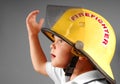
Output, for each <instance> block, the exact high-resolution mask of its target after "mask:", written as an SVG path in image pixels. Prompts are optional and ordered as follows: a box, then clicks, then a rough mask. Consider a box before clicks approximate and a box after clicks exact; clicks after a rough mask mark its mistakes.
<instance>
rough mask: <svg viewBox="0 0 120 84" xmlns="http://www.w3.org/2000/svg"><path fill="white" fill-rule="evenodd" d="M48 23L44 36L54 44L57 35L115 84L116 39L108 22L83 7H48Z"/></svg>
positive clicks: (43, 30) (46, 22)
mask: <svg viewBox="0 0 120 84" xmlns="http://www.w3.org/2000/svg"><path fill="white" fill-rule="evenodd" d="M45 20H46V21H45V28H42V32H43V33H44V34H45V35H46V36H47V37H48V38H49V39H50V40H52V41H54V38H53V35H57V36H58V37H60V38H62V39H63V40H65V41H66V42H67V43H69V44H70V45H72V46H73V47H74V48H75V49H76V50H77V51H78V52H81V53H82V54H84V55H85V56H86V57H88V58H89V59H90V61H91V62H92V63H93V64H94V65H95V66H96V68H97V69H98V70H99V71H100V72H101V73H102V74H103V75H104V76H105V77H106V79H107V80H108V81H109V82H110V83H111V84H114V83H115V80H114V76H113V73H112V70H111V67H110V63H111V60H112V58H113V56H114V52H115V47H116V37H115V33H114V30H113V28H112V26H111V25H110V23H109V22H108V21H107V20H106V19H105V18H103V17H102V16H101V15H99V14H98V13H95V12H93V11H91V10H88V9H84V8H80V7H68V6H55V5H48V6H47V11H46V18H45ZM79 44H80V45H79ZM76 45H77V46H76Z"/></svg>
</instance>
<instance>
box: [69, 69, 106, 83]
mask: <svg viewBox="0 0 120 84" xmlns="http://www.w3.org/2000/svg"><path fill="white" fill-rule="evenodd" d="M103 78H105V77H104V76H103V75H102V74H101V73H100V72H99V71H98V70H93V71H89V72H86V73H83V74H81V75H79V76H77V77H76V78H75V79H73V80H72V81H69V82H68V83H67V84H71V82H75V83H77V84H83V83H86V82H90V81H92V80H97V79H103Z"/></svg>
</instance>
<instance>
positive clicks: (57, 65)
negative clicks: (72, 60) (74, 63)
mask: <svg viewBox="0 0 120 84" xmlns="http://www.w3.org/2000/svg"><path fill="white" fill-rule="evenodd" d="M52 66H53V67H59V68H66V66H65V65H61V64H56V63H53V62H52Z"/></svg>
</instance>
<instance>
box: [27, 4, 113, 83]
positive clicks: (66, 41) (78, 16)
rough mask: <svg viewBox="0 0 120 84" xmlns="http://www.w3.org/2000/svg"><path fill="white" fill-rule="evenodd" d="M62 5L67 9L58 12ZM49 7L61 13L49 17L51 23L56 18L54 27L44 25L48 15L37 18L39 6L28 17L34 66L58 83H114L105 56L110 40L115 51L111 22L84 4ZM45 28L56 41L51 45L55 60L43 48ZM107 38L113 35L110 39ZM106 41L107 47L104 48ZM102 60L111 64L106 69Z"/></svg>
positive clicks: (50, 37)
mask: <svg viewBox="0 0 120 84" xmlns="http://www.w3.org/2000/svg"><path fill="white" fill-rule="evenodd" d="M61 8H63V11H62V13H61V12H60V13H61V15H60V13H58V12H59V11H60V10H59V9H61ZM64 8H65V9H64ZM47 9H48V10H47V11H49V12H50V13H57V14H59V18H58V16H57V20H53V19H50V21H48V23H51V22H52V20H53V22H54V23H55V24H54V25H53V24H52V25H51V29H48V28H42V25H43V23H44V19H40V21H39V22H36V16H37V14H38V13H39V10H34V11H32V12H31V13H30V14H29V15H28V16H27V18H26V25H27V30H28V37H29V44H30V54H31V60H32V63H33V67H34V69H35V70H36V71H37V72H39V73H41V74H43V75H46V76H49V77H50V78H51V79H52V80H53V81H54V82H55V84H110V83H111V84H114V78H112V76H111V72H108V73H107V71H105V70H106V69H107V70H109V65H110V64H107V63H108V62H106V61H107V56H106V55H105V56H106V57H102V56H101V55H103V54H105V53H106V52H107V50H108V51H109V48H110V47H111V45H110V44H109V43H111V44H112V46H113V47H112V51H114V46H115V37H114V32H113V31H112V29H109V28H108V27H110V28H111V26H110V25H109V23H108V22H107V21H106V20H105V19H104V18H103V17H101V16H99V15H98V14H96V13H94V12H92V11H89V10H87V9H83V8H74V7H70V8H69V7H64V6H61V7H60V6H51V5H50V6H48V7H47ZM49 12H48V14H49ZM48 17H50V18H53V17H56V16H55V14H50V16H48ZM48 19H49V18H47V20H48ZM97 28H98V29H97ZM102 28H103V29H102ZM41 29H42V32H43V33H44V34H45V35H46V36H47V37H48V38H49V39H50V40H52V41H53V43H52V44H51V45H50V49H51V52H50V56H51V62H47V59H46V56H45V54H44V52H43V50H42V48H41V44H40V41H39V38H38V34H39V32H41ZM111 32H112V33H111ZM89 35H90V36H89ZM108 35H109V36H108ZM88 37H89V38H88ZM101 37H102V39H101ZM86 38H87V39H86ZM90 38H91V39H90ZM97 38H98V39H97ZM96 39H97V40H96ZM99 39H100V40H99ZM104 39H105V40H104ZM107 39H109V42H108V40H107ZM111 39H112V40H114V42H113V43H112V42H111V41H110V40H111ZM101 40H102V41H101ZM106 40H107V41H106ZM97 41H101V44H98V42H97ZM89 45H90V46H89ZM103 45H104V46H105V48H107V50H106V49H103V47H104V46H103ZM101 46H102V47H101ZM107 46H110V47H107ZM90 47H91V48H90ZM97 48H98V49H97ZM97 50H99V51H97ZM112 51H111V52H112ZM94 52H95V53H94ZM99 52H100V53H99ZM101 52H102V53H101ZM96 53H97V54H98V56H97V54H96ZM112 53H114V52H112ZM109 54H110V53H109ZM107 55H108V54H107ZM112 56H113V54H111V55H110V56H108V61H109V63H110V57H111V59H112ZM101 61H102V62H101ZM102 63H103V64H104V65H105V67H106V66H107V67H106V68H105V70H104V67H102V66H104V65H103V64H102Z"/></svg>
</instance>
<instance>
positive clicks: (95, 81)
mask: <svg viewBox="0 0 120 84" xmlns="http://www.w3.org/2000/svg"><path fill="white" fill-rule="evenodd" d="M46 72H47V73H48V75H49V77H50V78H51V79H52V80H53V81H54V83H55V84H108V83H107V82H106V80H105V77H104V76H103V75H102V74H101V73H100V72H99V71H98V70H93V71H89V72H86V73H83V74H81V75H79V76H77V77H76V78H74V79H73V80H71V81H69V77H66V76H65V72H64V71H63V69H62V68H58V67H53V66H52V65H51V63H50V62H48V63H47V64H46Z"/></svg>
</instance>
